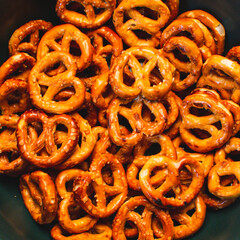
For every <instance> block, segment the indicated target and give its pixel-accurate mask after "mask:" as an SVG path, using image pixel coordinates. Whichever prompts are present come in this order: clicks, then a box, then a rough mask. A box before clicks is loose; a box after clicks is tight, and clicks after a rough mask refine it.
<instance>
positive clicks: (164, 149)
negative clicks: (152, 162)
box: [127, 134, 177, 191]
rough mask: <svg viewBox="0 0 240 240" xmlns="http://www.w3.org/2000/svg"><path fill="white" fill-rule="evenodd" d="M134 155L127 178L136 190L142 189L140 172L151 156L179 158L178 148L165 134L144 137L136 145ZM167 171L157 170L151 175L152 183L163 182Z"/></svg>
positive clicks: (130, 185)
mask: <svg viewBox="0 0 240 240" xmlns="http://www.w3.org/2000/svg"><path fill="white" fill-rule="evenodd" d="M153 148H154V150H153ZM151 150H152V152H151ZM153 151H154V152H153ZM149 152H151V153H149ZM133 155H134V159H133V162H132V163H131V164H130V165H129V166H128V168H127V180H128V186H129V187H130V188H131V189H133V190H136V191H141V187H140V184H139V179H138V174H139V172H140V171H141V169H142V167H143V166H144V164H145V163H146V162H147V161H148V159H149V158H150V157H151V156H161V155H164V156H167V157H169V158H172V159H177V153H176V149H175V147H174V145H173V143H172V141H171V139H170V138H169V137H168V136H166V135H164V134H161V135H157V136H154V137H144V138H143V139H142V140H141V141H140V142H139V143H138V144H137V145H136V146H135V147H134V152H133ZM167 173H168V172H167V171H166V170H163V171H162V170H160V171H156V173H155V174H154V175H153V176H151V179H150V182H151V184H152V185H157V184H158V183H161V181H163V179H164V178H165V177H166V175H167Z"/></svg>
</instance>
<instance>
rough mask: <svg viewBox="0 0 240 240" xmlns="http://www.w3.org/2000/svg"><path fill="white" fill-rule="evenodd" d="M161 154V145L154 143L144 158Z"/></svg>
mask: <svg viewBox="0 0 240 240" xmlns="http://www.w3.org/2000/svg"><path fill="white" fill-rule="evenodd" d="M160 152H161V145H160V144H159V143H152V144H151V145H150V146H149V147H148V148H147V149H146V151H145V152H144V156H152V155H157V154H159V153H160Z"/></svg>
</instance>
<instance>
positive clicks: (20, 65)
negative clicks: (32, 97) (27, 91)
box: [0, 53, 36, 86]
mask: <svg viewBox="0 0 240 240" xmlns="http://www.w3.org/2000/svg"><path fill="white" fill-rule="evenodd" d="M35 62H36V60H35V58H33V57H31V56H30V55H28V54H27V53H18V54H15V55H13V56H11V57H10V58H8V60H7V61H5V62H4V63H3V64H2V65H1V67H0V86H1V85H2V84H3V83H4V82H5V81H6V80H7V79H11V78H15V79H21V80H24V81H27V79H28V76H29V72H30V70H31V69H32V67H33V66H34V65H35Z"/></svg>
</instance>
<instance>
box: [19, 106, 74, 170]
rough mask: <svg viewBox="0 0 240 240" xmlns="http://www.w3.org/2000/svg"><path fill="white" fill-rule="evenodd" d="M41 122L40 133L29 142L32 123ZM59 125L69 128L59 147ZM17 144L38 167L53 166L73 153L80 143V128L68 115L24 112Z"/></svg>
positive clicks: (35, 111) (24, 154) (34, 111)
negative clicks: (56, 138) (56, 140)
mask: <svg viewBox="0 0 240 240" xmlns="http://www.w3.org/2000/svg"><path fill="white" fill-rule="evenodd" d="M34 123H35V125H36V124H40V125H42V128H41V129H40V130H41V132H40V135H39V136H38V137H37V139H36V140H35V141H32V142H30V143H29V141H28V138H29V134H28V129H29V127H30V126H31V125H34ZM58 125H64V126H65V127H66V128H67V138H66V140H65V141H64V142H63V143H62V144H61V146H60V147H59V148H58V146H57V145H56V143H55V137H54V133H55V131H56V128H57V126H58ZM16 134H17V144H18V149H19V151H20V153H21V156H22V157H23V158H24V159H26V160H27V161H29V162H30V163H32V164H34V165H36V166H38V167H43V168H47V167H52V166H55V165H58V164H60V163H61V162H63V161H64V160H65V159H66V158H68V157H69V155H70V154H71V153H72V151H73V150H74V148H75V147H76V145H77V143H78V138H79V129H78V126H77V123H76V121H75V120H74V119H73V118H72V117H70V116H68V115H55V116H53V117H51V118H50V117H48V116H47V115H46V114H45V113H43V112H40V111H37V110H29V111H27V112H25V113H23V114H22V115H21V117H20V119H19V122H18V125H17V130H16Z"/></svg>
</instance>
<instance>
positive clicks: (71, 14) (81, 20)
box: [55, 0, 116, 28]
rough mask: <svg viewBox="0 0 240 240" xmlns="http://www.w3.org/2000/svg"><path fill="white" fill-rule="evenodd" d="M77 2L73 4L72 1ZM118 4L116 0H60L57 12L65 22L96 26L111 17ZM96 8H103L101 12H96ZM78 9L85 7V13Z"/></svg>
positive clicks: (85, 26)
mask: <svg viewBox="0 0 240 240" xmlns="http://www.w3.org/2000/svg"><path fill="white" fill-rule="evenodd" d="M72 2H73V3H75V5H74V4H73V5H72V8H71V3H72ZM115 6H116V0H111V1H110V0H108V1H101V0H95V1H92V0H85V1H82V0H76V1H72V0H58V1H57V4H56V8H55V10H56V13H57V15H58V17H59V18H60V19H61V20H62V21H63V22H65V23H71V24H73V25H75V26H76V27H80V28H96V27H100V26H102V25H103V24H104V23H105V22H107V20H108V19H109V18H110V17H111V15H112V13H113V11H114V9H115ZM95 8H97V9H101V10H102V11H100V13H98V12H95ZM78 9H83V11H84V14H82V13H79V12H78Z"/></svg>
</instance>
